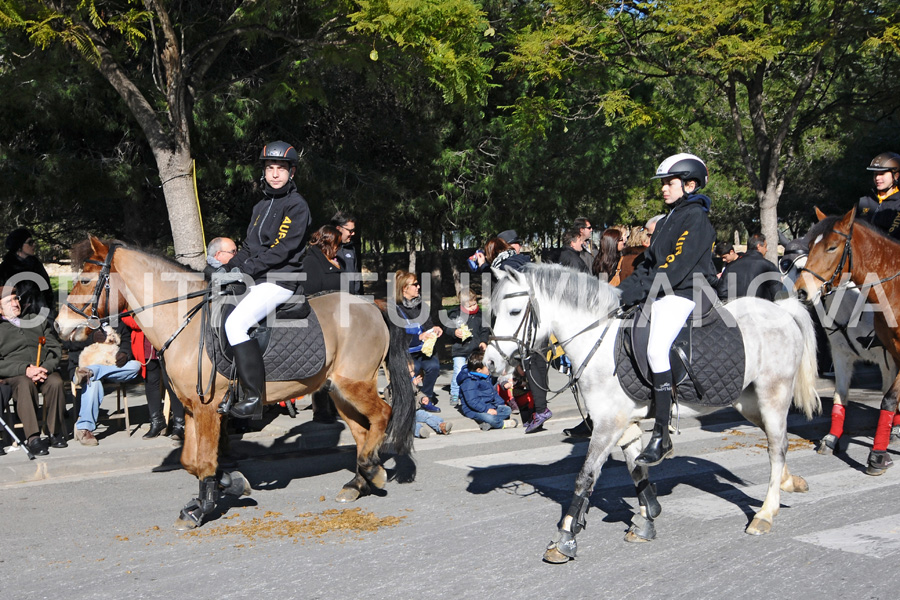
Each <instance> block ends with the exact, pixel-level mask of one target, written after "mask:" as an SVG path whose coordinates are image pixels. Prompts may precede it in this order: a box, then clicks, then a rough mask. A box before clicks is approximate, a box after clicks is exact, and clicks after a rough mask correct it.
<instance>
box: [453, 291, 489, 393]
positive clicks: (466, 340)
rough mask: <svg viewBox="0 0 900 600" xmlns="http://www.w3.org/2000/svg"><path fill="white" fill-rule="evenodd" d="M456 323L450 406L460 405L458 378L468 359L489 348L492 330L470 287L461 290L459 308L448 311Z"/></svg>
mask: <svg viewBox="0 0 900 600" xmlns="http://www.w3.org/2000/svg"><path fill="white" fill-rule="evenodd" d="M447 317H448V318H449V319H450V321H451V322H452V323H453V324H454V326H455V328H454V329H453V332H452V333H453V344H452V345H451V346H450V354H451V356H452V357H453V377H452V378H451V379H450V406H459V385H458V384H457V383H456V378H457V377H458V376H459V372H460V371H462V369H463V367H465V366H466V360H467V359H468V358H469V355H470V354H471V353H472V352H473V351H475V350H484V349H485V348H487V342H488V339H490V337H491V330H490V328H489V327H488V326H487V325H486V324H485V322H484V319H483V318H482V314H481V310H480V308H479V306H478V296H477V295H476V294H475V292H473V291H472V290H471V289H469V288H463V289H461V290H460V291H459V308H455V309H453V310H451V311H450V312H448V313H447Z"/></svg>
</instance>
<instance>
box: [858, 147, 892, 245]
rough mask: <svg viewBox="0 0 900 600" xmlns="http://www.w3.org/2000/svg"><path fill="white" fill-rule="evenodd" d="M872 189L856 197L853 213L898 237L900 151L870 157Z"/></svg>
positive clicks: (867, 168) (869, 167) (869, 169)
mask: <svg viewBox="0 0 900 600" xmlns="http://www.w3.org/2000/svg"><path fill="white" fill-rule="evenodd" d="M866 170H867V171H871V172H872V173H873V175H872V183H873V185H874V189H873V190H872V193H871V194H869V195H868V196H863V197H862V198H860V199H859V204H858V205H857V209H856V214H857V216H858V217H860V218H862V219H865V220H866V221H869V222H870V223H871V224H872V225H875V226H876V227H878V228H879V229H881V230H883V231H884V232H886V233H887V234H888V235H889V236H891V237H892V238H894V239H900V154H897V153H896V152H882V153H881V154H879V155H878V156H876V157H875V158H873V159H872V162H871V163H869V166H868V167H866Z"/></svg>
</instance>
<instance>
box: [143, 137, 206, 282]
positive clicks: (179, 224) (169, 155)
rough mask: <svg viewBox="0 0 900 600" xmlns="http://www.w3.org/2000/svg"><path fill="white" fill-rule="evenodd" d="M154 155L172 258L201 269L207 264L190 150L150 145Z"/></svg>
mask: <svg viewBox="0 0 900 600" xmlns="http://www.w3.org/2000/svg"><path fill="white" fill-rule="evenodd" d="M153 154H154V156H155V157H156V164H157V166H158V167H159V177H160V180H161V181H162V188H163V194H164V195H165V198H166V209H167V210H168V212H169V224H170V225H171V227H172V241H173V243H174V246H175V259H176V260H178V262H180V263H183V264H185V265H188V266H190V267H191V268H193V269H197V270H198V271H199V270H202V269H203V266H204V265H205V264H206V243H205V240H204V239H203V233H202V227H201V224H200V207H199V206H198V205H197V198H196V196H195V195H194V178H193V170H192V166H191V153H190V150H188V149H180V150H176V151H175V152H171V151H168V150H163V149H159V148H153Z"/></svg>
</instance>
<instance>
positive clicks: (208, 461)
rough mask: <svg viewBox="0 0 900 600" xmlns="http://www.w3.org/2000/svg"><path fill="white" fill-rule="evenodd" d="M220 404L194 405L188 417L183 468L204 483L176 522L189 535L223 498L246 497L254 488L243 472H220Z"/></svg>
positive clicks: (179, 528) (187, 414) (186, 416)
mask: <svg viewBox="0 0 900 600" xmlns="http://www.w3.org/2000/svg"><path fill="white" fill-rule="evenodd" d="M216 404H217V403H210V404H205V405H201V404H200V403H199V402H196V403H194V405H193V407H192V410H191V411H190V412H187V411H186V413H185V435H184V446H183V447H182V451H181V464H182V466H184V468H185V470H186V471H187V472H188V473H191V474H192V475H194V476H195V477H196V478H197V479H198V480H199V483H200V489H199V492H198V494H197V497H196V498H193V499H192V500H191V501H190V502H188V503H187V504H186V505H185V506H184V508H182V509H181V512H180V513H179V515H178V518H177V519H176V520H175V529H177V530H179V531H185V530H188V529H194V528H196V527H199V526H200V525H201V524H202V523H203V519H204V518H205V517H206V516H207V515H209V514H210V513H211V512H212V511H213V510H215V508H216V506H217V505H218V502H219V499H220V498H221V496H222V495H223V494H227V495H230V496H245V495H248V494H249V493H250V484H249V483H248V482H247V480H246V478H245V477H244V476H243V475H241V474H240V473H239V472H237V471H234V472H231V473H225V472H222V471H218V452H219V430H220V426H221V422H222V419H221V415H219V414H218V413H217V412H216V409H215V406H216Z"/></svg>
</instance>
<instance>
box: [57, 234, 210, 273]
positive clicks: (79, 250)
mask: <svg viewBox="0 0 900 600" xmlns="http://www.w3.org/2000/svg"><path fill="white" fill-rule="evenodd" d="M100 241H101V242H102V243H103V245H104V246H106V247H109V246H112V245H116V246H118V247H120V248H126V249H128V250H132V251H134V252H140V253H141V254H145V255H147V256H150V257H152V258H156V259H159V260H160V261H162V262H163V263H165V264H166V265H168V266H170V267H174V268H175V269H177V270H179V271H184V272H186V273H199V271H195V270H194V269H192V268H190V267H189V266H187V265H184V264H182V263H180V262H178V261H176V260H175V259H173V258H170V257H168V256H164V255H161V254H157V253H156V252H153V251H150V250H144V249H142V248H138V247H136V246H133V245H131V244H127V243H125V242H123V241H122V240H117V239H104V240H100ZM93 254H94V249H93V248H92V247H91V241H90V240H89V239H88V240H81V241H80V242H78V243H77V244H75V245H74V246H72V249H71V250H70V251H69V258H70V259H71V261H72V270H73V271H82V270H83V269H84V262H85V261H86V260H87V259H89V258H90V257H91V256H93Z"/></svg>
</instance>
